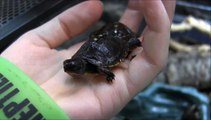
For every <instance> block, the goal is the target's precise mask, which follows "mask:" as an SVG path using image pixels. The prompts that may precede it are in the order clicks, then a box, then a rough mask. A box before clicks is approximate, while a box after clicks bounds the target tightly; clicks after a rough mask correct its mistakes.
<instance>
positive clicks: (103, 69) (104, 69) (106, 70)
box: [98, 67, 115, 83]
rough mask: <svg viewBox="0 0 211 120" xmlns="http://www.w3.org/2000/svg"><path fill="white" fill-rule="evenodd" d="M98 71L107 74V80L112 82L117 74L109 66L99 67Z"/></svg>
mask: <svg viewBox="0 0 211 120" xmlns="http://www.w3.org/2000/svg"><path fill="white" fill-rule="evenodd" d="M98 71H99V72H100V73H103V74H105V75H106V80H107V81H108V82H109V83H110V82H112V80H114V77H115V75H114V74H113V73H112V72H111V71H110V69H109V68H107V67H98Z"/></svg>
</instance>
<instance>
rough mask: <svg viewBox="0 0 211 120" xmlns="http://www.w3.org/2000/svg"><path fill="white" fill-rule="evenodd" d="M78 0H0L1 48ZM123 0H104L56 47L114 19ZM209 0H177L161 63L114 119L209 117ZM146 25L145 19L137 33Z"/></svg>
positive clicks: (121, 9)
mask: <svg viewBox="0 0 211 120" xmlns="http://www.w3.org/2000/svg"><path fill="white" fill-rule="evenodd" d="M81 1H82V0H1V1H0V53H1V52H2V51H3V50H5V49H6V48H7V47H8V46H9V45H10V44H12V42H14V41H15V40H16V39H17V38H18V37H19V36H21V35H22V34H23V33H25V32H26V31H28V30H30V29H33V28H35V27H37V26H39V25H42V24H43V23H45V22H46V21H48V20H50V19H52V18H53V17H55V16H56V15H58V14H59V13H61V12H62V11H64V10H66V9H68V8H69V7H72V6H73V5H75V4H77V3H79V2H81ZM127 2H128V1H127V0H103V3H104V13H103V16H102V18H101V19H100V21H99V22H98V23H97V24H96V25H94V26H93V27H91V28H90V29H89V30H88V31H87V32H85V33H83V34H81V35H79V36H77V37H75V38H74V39H73V40H71V41H68V42H66V43H64V44H63V45H61V46H60V47H59V48H57V49H58V50H60V49H65V48H68V47H70V46H71V45H73V44H75V43H77V42H80V41H82V40H85V39H86V38H87V36H88V35H89V33H90V32H92V31H94V30H96V29H98V28H100V27H101V26H103V25H105V24H107V23H110V22H115V21H118V20H119V18H120V16H121V15H122V14H123V12H124V10H125V8H126V7H127ZM210 25H211V1H210V0H177V4H176V11H175V17H174V20H173V23H172V28H171V42H170V48H169V49H170V55H169V60H168V64H167V66H166V67H165V69H164V70H163V71H162V72H161V73H160V74H159V76H158V77H157V78H156V79H155V80H154V82H153V83H152V85H151V86H149V87H148V88H146V90H144V91H142V92H140V93H139V94H138V95H137V96H136V97H134V99H133V100H131V101H130V102H129V103H128V105H127V106H126V107H125V108H124V109H123V110H122V111H121V112H120V113H119V114H118V115H117V116H115V117H114V118H112V119H113V120H134V119H139V120H154V119H156V120H209V119H210V100H211V75H210V74H211V54H210V52H211V47H210V45H211V30H210V29H211V27H210ZM144 26H145V22H144V20H143V21H142V24H141V25H140V30H139V33H141V32H142V30H143V27H144Z"/></svg>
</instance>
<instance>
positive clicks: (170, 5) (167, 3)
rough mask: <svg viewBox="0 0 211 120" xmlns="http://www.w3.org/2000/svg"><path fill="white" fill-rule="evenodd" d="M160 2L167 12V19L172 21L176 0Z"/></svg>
mask: <svg viewBox="0 0 211 120" xmlns="http://www.w3.org/2000/svg"><path fill="white" fill-rule="evenodd" d="M162 2H163V4H164V6H165V8H166V11H167V13H168V16H169V20H170V21H172V20H173V16H174V10H175V5H176V0H162Z"/></svg>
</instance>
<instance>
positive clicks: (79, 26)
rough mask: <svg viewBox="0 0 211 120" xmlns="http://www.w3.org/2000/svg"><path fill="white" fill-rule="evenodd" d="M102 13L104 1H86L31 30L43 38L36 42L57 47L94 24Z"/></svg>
mask: <svg viewBox="0 0 211 120" xmlns="http://www.w3.org/2000/svg"><path fill="white" fill-rule="evenodd" d="M101 14H102V3H101V2H100V1H85V2H82V3H80V4H78V5H76V6H74V7H72V8H70V9H68V10H66V11H65V12H63V13H62V14H60V15H58V16H57V17H55V18H54V19H52V20H51V21H49V22H47V23H46V24H44V25H42V26H40V27H38V28H36V29H34V30H32V31H31V32H32V33H33V34H36V35H37V36H39V37H40V38H42V41H36V42H41V45H47V46H48V47H50V48H55V47H57V46H59V45H60V44H62V43H64V42H65V41H66V40H68V39H70V38H72V37H74V36H76V35H78V34H80V33H81V32H83V31H84V30H85V29H87V28H88V27H89V26H91V25H92V24H94V23H95V22H96V21H97V20H98V19H99V18H100V16H101Z"/></svg>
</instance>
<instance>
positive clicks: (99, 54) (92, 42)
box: [63, 22, 141, 82]
mask: <svg viewBox="0 0 211 120" xmlns="http://www.w3.org/2000/svg"><path fill="white" fill-rule="evenodd" d="M139 46H141V42H140V41H139V39H138V36H137V35H136V34H135V33H134V32H132V30H130V29H129V28H128V27H127V26H125V25H124V24H122V23H119V22H115V23H111V24H108V25H105V26H104V27H102V28H101V29H99V30H97V31H95V32H93V33H91V34H90V36H89V39H88V40H87V41H86V42H85V43H84V44H83V45H82V46H81V48H80V49H79V50H78V51H77V52H76V53H75V54H74V55H73V56H72V58H71V59H67V60H65V61H64V63H63V65H64V71H65V72H67V73H69V74H70V75H71V74H72V73H74V74H84V73H85V72H91V73H101V74H104V75H105V76H106V80H107V81H108V82H112V80H114V77H115V75H114V74H113V72H112V71H111V70H110V68H111V67H113V66H115V65H117V64H118V63H119V62H120V61H121V60H122V59H125V58H126V57H127V55H128V54H129V52H130V51H132V50H133V49H134V48H136V47H139Z"/></svg>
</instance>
